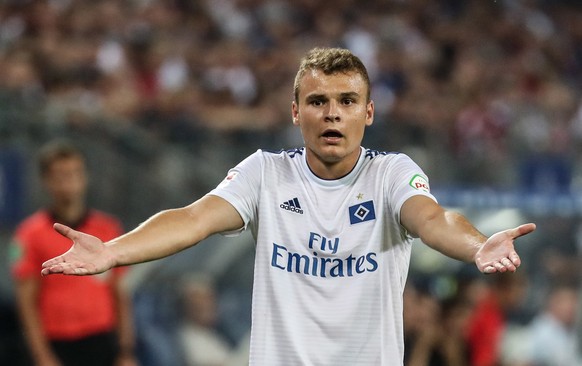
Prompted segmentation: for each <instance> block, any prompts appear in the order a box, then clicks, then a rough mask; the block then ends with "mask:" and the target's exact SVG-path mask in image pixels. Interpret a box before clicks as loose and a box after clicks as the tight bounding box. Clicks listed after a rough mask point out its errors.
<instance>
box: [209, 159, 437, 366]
mask: <svg viewBox="0 0 582 366" xmlns="http://www.w3.org/2000/svg"><path fill="white" fill-rule="evenodd" d="M209 194H212V195H216V196H220V197H222V198H224V199H225V200H227V201H228V202H230V203H231V204H232V205H233V206H234V207H235V208H236V209H237V210H238V212H239V213H240V215H241V217H242V219H243V220H244V222H245V228H246V227H248V228H250V229H251V230H252V233H253V236H254V237H255V239H256V257H255V271H254V287H253V307H252V331H251V349H250V365H257V366H264V365H277V366H280V365H290V366H296V365H318V366H319V365H334V366H336V365H350V366H354V365H374V366H377V365H386V366H388V365H389V366H394V365H401V364H402V360H403V355H404V340H403V338H404V337H403V325H402V321H403V320H402V293H403V290H404V285H405V282H406V277H407V274H408V267H409V260H410V252H411V245H412V244H411V243H412V238H411V237H410V236H409V235H408V234H407V232H406V230H405V229H404V228H403V227H402V226H401V225H400V208H401V207H402V204H403V203H404V202H405V201H406V200H407V199H408V198H410V197H412V196H415V195H424V196H428V197H430V198H432V199H434V197H433V196H432V195H431V194H430V192H429V186H428V180H427V178H426V176H425V175H424V173H423V171H422V170H421V169H420V168H419V167H418V165H416V164H415V163H414V162H413V161H412V160H411V159H410V158H409V157H407V156H406V155H404V154H398V153H384V152H378V151H373V150H366V149H364V148H362V151H361V153H360V158H359V160H358V162H357V164H356V166H355V167H354V169H353V170H352V171H351V172H350V173H349V174H348V175H346V176H345V177H343V178H340V179H336V180H323V179H320V178H318V177H317V176H315V175H314V174H313V173H312V172H311V170H310V169H309V167H308V165H307V162H306V159H305V153H304V148H302V149H296V150H289V151H283V152H278V153H272V152H266V151H262V150H259V151H257V152H256V153H254V154H252V155H251V156H249V157H248V158H247V159H245V160H244V161H242V162H241V163H240V164H239V165H238V166H237V167H235V168H234V169H232V170H230V171H229V173H228V176H227V177H226V179H225V180H224V181H223V182H222V183H221V184H220V185H218V187H217V188H216V189H214V190H212V191H211V192H210V193H209Z"/></svg>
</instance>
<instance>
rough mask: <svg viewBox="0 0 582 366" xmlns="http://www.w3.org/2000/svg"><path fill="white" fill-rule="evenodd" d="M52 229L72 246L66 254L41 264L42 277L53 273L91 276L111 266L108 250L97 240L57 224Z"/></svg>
mask: <svg viewBox="0 0 582 366" xmlns="http://www.w3.org/2000/svg"><path fill="white" fill-rule="evenodd" d="M54 229H55V230H56V231H57V232H58V233H59V234H61V235H63V236H65V237H67V238H69V239H70V240H71V241H72V242H73V245H72V247H71V249H69V250H68V251H67V252H66V253H64V254H62V255H59V256H58V257H55V258H53V259H49V260H48V261H46V262H44V263H43V264H42V270H41V274H42V275H43V276H46V275H49V274H54V273H62V274H67V275H78V276H83V275H91V274H97V273H101V272H105V271H106V270H108V269H110V268H111V267H112V266H113V261H112V259H111V256H110V255H109V249H108V248H107V246H106V245H105V244H103V242H102V241H101V240H100V239H99V238H97V237H95V236H92V235H88V234H85V233H82V232H80V231H76V230H73V229H71V228H70V227H68V226H66V225H62V224H58V223H57V224H55V225H54Z"/></svg>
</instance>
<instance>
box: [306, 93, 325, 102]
mask: <svg viewBox="0 0 582 366" xmlns="http://www.w3.org/2000/svg"><path fill="white" fill-rule="evenodd" d="M328 99H329V98H328V96H327V95H325V94H310V95H308V96H306V97H305V101H306V102H307V103H309V102H312V101H314V100H323V101H326V100H328Z"/></svg>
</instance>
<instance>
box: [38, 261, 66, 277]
mask: <svg viewBox="0 0 582 366" xmlns="http://www.w3.org/2000/svg"><path fill="white" fill-rule="evenodd" d="M45 264H46V262H45V263H43V265H42V266H43V268H42V270H41V271H40V274H41V275H43V276H48V275H50V274H55V273H63V267H62V266H59V265H50V266H45Z"/></svg>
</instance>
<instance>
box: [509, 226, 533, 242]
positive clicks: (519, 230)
mask: <svg viewBox="0 0 582 366" xmlns="http://www.w3.org/2000/svg"><path fill="white" fill-rule="evenodd" d="M535 229H536V224H534V223H529V224H523V225H519V226H518V227H516V228H514V229H511V230H509V235H511V237H512V238H514V239H517V238H519V237H520V236H524V235H527V234H529V233H531V232H532V231H534V230H535Z"/></svg>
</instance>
